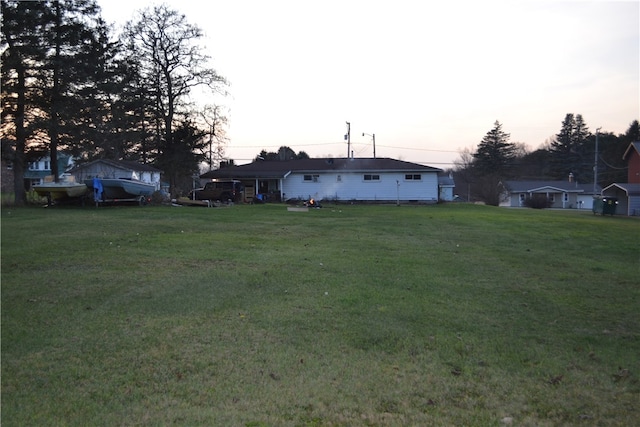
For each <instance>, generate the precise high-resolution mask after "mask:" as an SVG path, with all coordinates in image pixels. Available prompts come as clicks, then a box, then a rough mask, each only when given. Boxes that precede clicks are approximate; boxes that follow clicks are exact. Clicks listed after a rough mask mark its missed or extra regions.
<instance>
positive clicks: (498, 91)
mask: <svg viewBox="0 0 640 427" xmlns="http://www.w3.org/2000/svg"><path fill="white" fill-rule="evenodd" d="M98 2H99V4H100V6H101V7H102V16H103V17H104V19H105V20H106V21H107V22H109V23H114V24H116V26H118V25H122V24H124V22H126V21H128V20H130V19H132V18H133V17H134V13H135V12H136V11H138V10H140V9H144V8H147V7H152V6H154V5H157V4H161V3H163V2H154V1H150V0H98ZM164 4H166V5H167V6H169V7H170V8H171V9H174V10H177V11H179V12H181V13H183V14H185V15H186V17H187V20H188V22H189V23H191V24H194V25H197V26H198V27H200V28H201V29H202V30H203V31H204V33H205V35H206V37H205V38H204V39H203V40H202V44H203V45H204V46H205V47H206V53H207V54H208V55H210V56H211V58H212V62H211V66H212V68H214V69H216V70H217V71H218V73H219V74H221V75H223V76H224V77H225V78H227V79H228V80H229V82H230V86H229V88H228V89H229V93H230V95H229V96H228V97H226V98H222V97H220V98H216V99H215V100H207V102H208V103H215V104H218V105H221V106H222V107H224V111H225V113H226V115H227V117H228V119H229V126H228V129H227V132H228V137H229V144H228V146H227V150H226V154H227V156H228V158H230V159H233V160H234V161H235V162H236V164H242V163H247V162H248V161H250V160H251V159H253V158H254V157H255V156H256V155H257V154H258V153H259V152H260V151H261V150H262V149H265V150H267V151H277V149H278V148H279V147H280V146H283V145H284V146H289V147H291V148H292V149H293V150H295V151H296V152H298V151H305V152H306V153H307V154H309V155H310V156H311V157H325V156H330V157H345V156H346V155H347V144H346V141H345V140H344V134H345V133H346V131H347V125H346V122H347V121H348V122H350V123H351V143H352V150H353V152H354V155H355V156H356V157H372V155H373V149H372V144H371V142H372V141H371V139H372V138H371V136H367V135H365V136H362V134H363V133H367V134H375V136H376V155H377V157H392V158H396V159H401V160H406V161H411V162H416V163H421V164H426V165H431V166H435V167H440V168H443V169H446V168H448V167H451V166H452V163H453V161H455V160H456V159H458V158H459V157H460V151H461V150H462V149H464V148H469V149H475V147H476V146H477V144H478V143H479V142H480V141H481V139H482V138H483V137H484V136H485V134H486V133H487V132H488V131H490V130H491V129H492V128H493V125H494V122H495V121H496V120H498V121H500V123H502V125H503V130H504V131H505V132H507V133H510V134H511V139H510V141H511V142H521V143H525V144H526V145H527V146H528V147H529V148H530V149H532V150H533V149H536V148H539V147H540V146H541V144H543V143H544V142H545V141H546V140H548V139H550V138H552V137H553V136H554V135H555V134H557V133H558V132H559V130H560V128H561V123H562V120H563V119H564V117H565V115H566V114H567V113H574V114H582V116H583V118H584V120H585V122H586V123H587V125H588V127H589V129H590V130H591V131H592V132H595V130H596V128H598V127H602V131H609V132H614V133H616V134H619V133H624V132H625V131H626V130H627V129H628V127H629V124H630V123H631V122H632V121H633V120H637V119H640V71H639V70H640V59H639V57H640V31H639V26H640V6H639V5H640V2H638V1H622V2H614V1H590V2H583V1H539V0H529V1H526V0H525V1H483V2H479V1H466V0H464V1H452V2H444V1H442V2H422V1H417V0H407V1H405V0H394V1H375V0H374V1H371V0H369V1H364V0H340V1H337V0H323V1H315V2H311V1H295V0H269V1H259V0H212V1H211V2H202V1H195V0H167V1H164ZM117 28H118V27H117Z"/></svg>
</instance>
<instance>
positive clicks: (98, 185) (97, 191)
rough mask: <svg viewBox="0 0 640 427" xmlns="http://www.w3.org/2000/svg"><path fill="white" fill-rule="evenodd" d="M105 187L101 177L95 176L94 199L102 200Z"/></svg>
mask: <svg viewBox="0 0 640 427" xmlns="http://www.w3.org/2000/svg"><path fill="white" fill-rule="evenodd" d="M103 191H104V189H103V188H102V181H101V180H100V178H93V199H94V200H96V201H98V200H102V192H103Z"/></svg>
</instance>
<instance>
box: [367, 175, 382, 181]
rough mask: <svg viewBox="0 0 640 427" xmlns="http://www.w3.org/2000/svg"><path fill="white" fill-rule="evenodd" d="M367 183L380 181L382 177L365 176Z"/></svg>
mask: <svg viewBox="0 0 640 427" xmlns="http://www.w3.org/2000/svg"><path fill="white" fill-rule="evenodd" d="M364 180H365V181H380V175H372V174H365V175H364Z"/></svg>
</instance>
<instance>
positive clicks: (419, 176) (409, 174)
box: [404, 173, 422, 181]
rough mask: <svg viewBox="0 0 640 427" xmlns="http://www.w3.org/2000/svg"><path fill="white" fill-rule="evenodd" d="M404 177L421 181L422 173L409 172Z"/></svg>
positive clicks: (408, 179)
mask: <svg viewBox="0 0 640 427" xmlns="http://www.w3.org/2000/svg"><path fill="white" fill-rule="evenodd" d="M404 179H405V180H407V181H420V180H422V175H420V174H419V173H414V174H411V173H408V174H406V175H405V176H404Z"/></svg>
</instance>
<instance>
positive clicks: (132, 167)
mask: <svg viewBox="0 0 640 427" xmlns="http://www.w3.org/2000/svg"><path fill="white" fill-rule="evenodd" d="M98 163H102V164H106V165H108V166H111V167H114V168H117V169H123V170H127V171H133V172H162V171H161V170H160V169H157V168H154V167H153V166H151V165H145V164H142V163H138V162H131V161H128V160H111V159H98V160H94V161H92V162H89V163H84V164H82V165H78V166H76V167H75V168H73V169H71V170H70V171H69V172H76V171H78V170H82V169H86V168H87V167H90V166H92V165H94V164H98Z"/></svg>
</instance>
